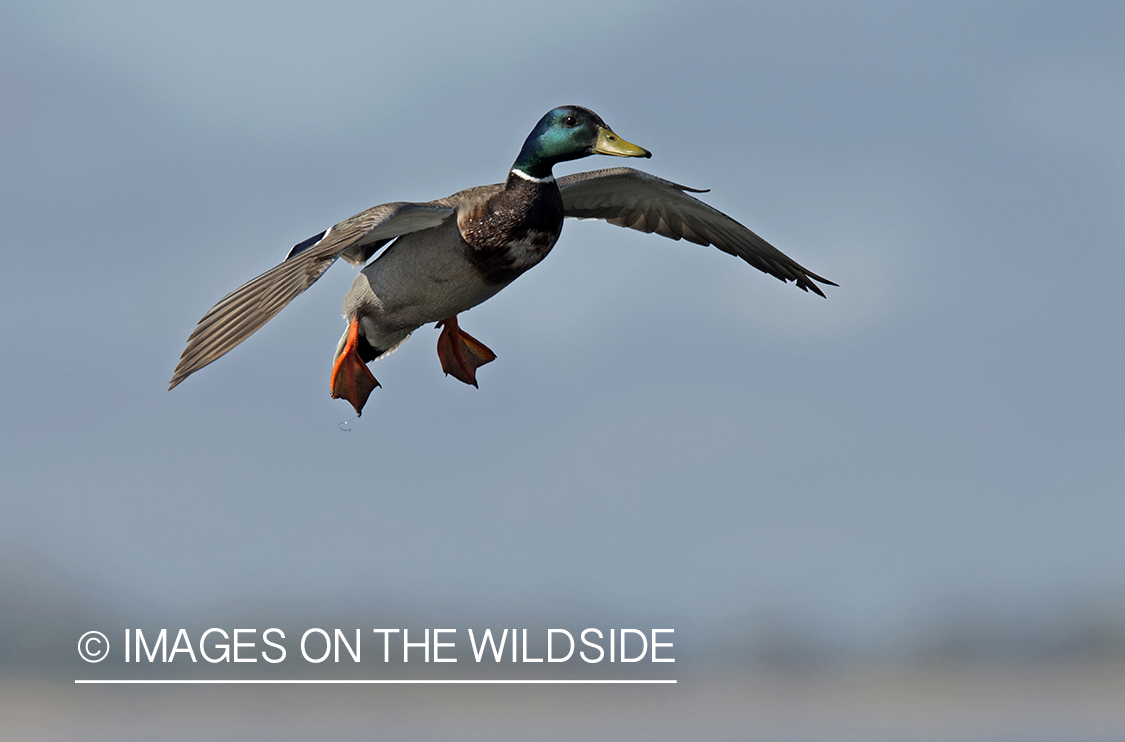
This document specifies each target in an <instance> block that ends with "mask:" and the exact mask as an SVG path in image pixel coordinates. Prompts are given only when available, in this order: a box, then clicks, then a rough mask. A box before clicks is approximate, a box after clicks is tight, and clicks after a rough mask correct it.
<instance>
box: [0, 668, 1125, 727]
mask: <svg viewBox="0 0 1125 742" xmlns="http://www.w3.org/2000/svg"><path fill="white" fill-rule="evenodd" d="M679 679H680V683H679V684H677V685H670V686H629V687H624V686H535V687H528V686H518V687H517V686H473V687H466V686H320V687H308V686H159V687H153V686H89V685H81V686H76V685H73V684H70V683H68V682H66V681H62V680H58V681H56V680H24V679H14V678H10V677H9V678H3V679H0V737H2V738H3V739H21V740H180V739H281V740H288V739H315V740H337V739H341V740H343V739H347V740H351V739H396V740H408V739H437V738H452V739H474V740H475V739H481V740H483V739H490V740H491V739H500V740H504V739H513V740H517V739H518V740H556V739H582V740H595V739H625V740H633V739H636V740H642V739H643V740H664V739H668V740H728V739H778V740H804V739H809V740H812V739H816V740H837V739H839V740H854V739H880V740H883V739H885V740H892V739H894V740H1008V739H1011V740H1036V739H1044V740H1046V739H1050V740H1070V739H1073V740H1103V739H1104V740H1117V739H1123V738H1125V663H1107V664H1096V663H1084V664H1070V665H1055V666H1041V665H1040V666H1024V667H1015V668H1003V667H997V666H990V667H985V666H981V665H976V666H963V667H944V668H937V667H930V668H914V669H903V668H901V667H900V668H897V669H866V670H856V669H849V670H842V669H838V670H830V671H823V670H821V671H815V672H806V673H801V674H760V675H745V674H738V673H727V674H717V673H710V674H697V675H688V676H683V677H680V678H679Z"/></svg>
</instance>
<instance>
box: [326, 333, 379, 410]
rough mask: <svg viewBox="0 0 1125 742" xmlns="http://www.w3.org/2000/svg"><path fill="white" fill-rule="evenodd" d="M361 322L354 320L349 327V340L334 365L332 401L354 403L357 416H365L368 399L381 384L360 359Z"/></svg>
mask: <svg viewBox="0 0 1125 742" xmlns="http://www.w3.org/2000/svg"><path fill="white" fill-rule="evenodd" d="M358 347H359V320H358V319H353V320H352V322H351V325H350V326H349V327H348V339H347V341H346V342H345V344H344V347H343V348H342V349H341V350H340V354H339V355H337V356H336V362H335V363H334V364H333V365H332V399H346V400H348V401H349V402H351V403H352V407H354V408H355V414H356V415H357V416H359V415H362V414H363V406H364V405H365V404H367V398H368V397H370V396H371V392H372V391H374V390H375V387H377V386H379V382H378V381H376V380H375V375H374V374H372V373H371V371H370V369H368V368H367V364H366V363H364V362H363V359H362V358H360V357H359V351H358Z"/></svg>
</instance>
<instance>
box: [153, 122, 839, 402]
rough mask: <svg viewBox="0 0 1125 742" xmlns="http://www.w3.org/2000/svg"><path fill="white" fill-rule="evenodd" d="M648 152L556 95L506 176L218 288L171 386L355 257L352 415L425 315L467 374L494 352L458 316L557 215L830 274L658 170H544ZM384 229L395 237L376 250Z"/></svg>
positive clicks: (517, 264) (525, 254) (526, 257)
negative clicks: (221, 291) (225, 290)
mask: <svg viewBox="0 0 1125 742" xmlns="http://www.w3.org/2000/svg"><path fill="white" fill-rule="evenodd" d="M594 154H602V155H615V156H617V157H651V156H652V154H651V153H650V152H649V151H648V150H646V149H644V148H642V147H638V146H637V145H635V144H630V143H629V142H627V141H625V140H624V139H622V138H620V137H619V136H617V135H616V134H614V133H613V131H612V130H611V129H610V128H609V127H608V126H607V125H606V124H605V122H604V121H602V119H601V118H600V117H599V116H598V115H597V114H596V113H594V112H593V111H591V110H589V109H587V108H582V107H581V106H562V107H560V108H556V109H554V110H552V111H550V112H548V113H547V114H546V115H545V116H543V118H542V119H540V120H539V123H538V124H536V125H535V128H534V129H533V130H532V131H531V134H530V135H529V136H528V137H527V141H525V142H524V144H523V148H522V149H521V150H520V153H519V157H517V158H516V161H515V163H514V164H513V165H512V168H511V170H510V171H509V172H508V178H507V180H506V181H505V182H504V183H503V185H500V184H495V185H486V186H478V187H476V188H469V189H468V190H464V191H461V192H459V193H455V194H453V195H452V196H449V197H448V198H441V199H438V200H436V201H429V202H426V203H410V202H405V201H396V202H394V203H387V204H381V205H379V206H375V207H372V208H370V209H368V210H367V211H364V212H362V213H359V214H356V215H355V216H353V217H352V218H350V219H346V220H344V221H342V222H340V223H339V224H337V225H335V226H333V227H329V228H328V229H326V230H324V231H323V232H321V233H320V234H318V235H315V236H313V237H310V238H309V239H307V240H305V241H304V242H301V243H298V244H297V245H296V246H294V247H293V249H292V250H291V251H290V252H289V255H288V256H286V258H285V260H284V261H283V262H282V263H281V264H280V265H278V266H276V267H275V268H272V269H271V270H269V271H266V272H265V273H263V274H262V275H260V276H258V277H257V278H255V279H254V280H252V281H250V282H249V283H247V284H245V285H243V286H242V287H241V288H239V289H237V290H235V291H233V292H232V293H230V294H228V295H227V296H225V297H224V298H223V299H222V300H221V301H219V303H218V304H216V305H215V306H214V307H212V308H211V309H210V311H208V312H207V313H206V314H205V315H203V318H202V319H201V320H200V321H199V324H198V325H197V326H196V328H195V330H194V331H193V332H192V333H191V336H190V337H189V338H188V341H187V348H185V349H184V352H183V355H182V356H181V357H180V362H179V364H177V366H176V370H175V371H174V372H173V375H172V381H171V384H170V385H169V387H168V388H169V389H172V388H173V387H175V386H176V385H177V384H179V383H180V382H181V381H183V380H184V379H186V378H187V377H188V376H190V375H191V374H193V373H194V372H196V371H198V370H199V369H201V368H203V367H204V366H206V365H207V364H209V363H211V362H212V361H215V360H217V359H218V358H220V357H221V356H223V355H224V354H225V353H227V352H228V351H230V350H231V349H232V348H234V347H235V346H236V345H238V344H239V343H241V342H242V341H243V340H245V339H246V338H248V337H250V335H252V334H253V333H254V332H255V331H256V330H258V328H260V327H261V326H262V325H264V324H265V323H266V322H268V321H269V320H270V318H272V317H273V316H274V315H275V314H277V313H278V312H280V311H281V310H282V309H283V308H284V307H285V305H286V304H288V303H289V302H291V301H292V300H293V299H294V298H295V297H296V296H297V295H298V294H300V293H301V292H303V291H304V290H305V289H307V288H308V287H309V286H311V285H312V284H313V282H315V281H316V280H317V279H318V278H320V276H321V275H322V274H323V273H324V271H326V270H327V269H328V267H329V266H330V265H332V264H333V263H334V262H336V259H337V258H343V259H344V260H346V261H348V262H349V263H351V264H352V265H364V264H365V263H366V266H365V267H364V268H363V270H362V272H360V274H359V275H358V276H356V279H355V281H354V282H353V283H352V287H351V289H350V290H349V291H348V293H347V295H346V296H345V297H344V316H345V318H346V319H347V322H348V328H347V330H345V331H344V335H343V337H341V338H340V342H339V344H338V345H337V348H336V356H335V360H334V362H333V365H332V377H331V389H332V397H333V398H337V399H339V398H342V399H346V400H347V401H348V402H350V403H351V404H352V406H353V407H354V408H355V411H356V414H357V415H359V414H361V413H362V411H363V406H364V405H365V404H366V403H367V398H368V397H369V396H370V394H371V392H372V391H373V390H374V389H375V387H377V386H379V382H378V381H376V380H375V377H374V376H373V375H372V373H371V371H370V370H369V369H368V368H367V364H368V363H369V362H371V361H373V360H375V359H377V358H381V357H382V356H385V355H386V354H388V353H390V352H391V351H393V350H394V349H395V348H397V347H398V346H399V345H401V344H402V343H403V341H405V340H406V339H407V338H408V337H410V334H411V333H412V332H414V331H415V330H416V329H418V328H419V327H421V326H422V325H424V324H427V323H429V322H435V323H437V324H436V327H440V328H441V334H440V335H439V336H438V343H437V350H438V358H439V359H440V361H441V367H442V370H443V371H445V373H446V375H449V376H453V377H454V378H456V379H458V380H460V381H462V382H464V383H466V384H472V385H473V386H476V385H477V379H476V371H477V369H478V368H480V367H481V366H483V365H484V364H486V363H490V362H491V361H493V360H494V359H495V358H496V354H495V353H493V352H492V351H491V350H489V349H488V347H487V346H485V345H484V344H483V343H481V342H480V341H479V340H477V339H476V338H474V337H472V336H471V335H469V334H468V333H467V332H464V331H463V330H461V328H460V327H459V325H458V323H457V315H459V314H460V313H462V312H464V311H466V310H468V309H471V308H472V307H475V306H476V305H478V304H480V303H481V302H483V301H485V300H487V299H489V298H491V297H492V296H494V295H495V294H496V293H497V292H499V291H500V290H501V289H503V288H504V287H505V286H507V285H508V284H510V283H511V282H512V281H514V280H515V279H516V278H517V277H518V276H519V275H520V274H522V273H523V272H525V271H527V270H528V269H530V268H532V267H533V266H535V265H536V264H537V263H539V261H541V260H543V258H545V257H546V256H547V253H549V252H550V251H551V248H552V247H554V245H555V242H556V241H557V240H558V238H559V234H560V233H561V231H562V225H563V219H564V218H565V217H575V218H578V219H604V220H605V221H608V222H609V223H610V224H616V225H618V226H621V227H629V228H631V229H636V230H639V231H641V232H655V233H657V234H659V235H662V236H664V237H669V238H671V239H674V240H679V239H685V240H688V241H689V242H694V243H697V244H700V245H714V246H715V247H717V248H719V249H720V250H722V251H724V252H727V253H730V254H731V255H737V256H738V257H740V258H742V259H743V260H745V261H746V262H747V263H749V264H750V265H752V266H754V267H755V268H758V269H759V270H761V271H763V272H765V273H769V274H770V275H772V276H776V277H777V278H779V279H781V280H782V281H793V282H794V283H795V284H796V285H797V287H798V288H800V289H803V290H805V291H813V292H815V293H817V294H819V295H820V296H824V292H823V291H821V289H820V287H819V286H817V285H816V283H815V282H819V283H822V284H825V285H828V286H835V285H836V284H834V283H832V282H831V281H829V280H827V279H825V278H821V277H820V276H818V275H816V274H815V273H812V272H810V271H808V270H806V269H805V268H803V267H801V266H800V265H798V264H797V263H796V262H794V261H793V260H791V259H790V258H789V257H787V256H786V255H784V254H783V253H782V252H781V251H780V250H778V249H777V248H775V247H774V246H773V245H771V244H769V243H768V242H766V241H765V240H763V239H762V238H761V237H759V236H758V235H756V234H754V233H753V232H751V231H750V230H749V229H747V228H746V227H744V226H742V225H741V224H739V223H738V222H736V221H735V220H733V219H731V218H730V217H729V216H727V215H726V214H723V213H722V212H720V211H717V210H716V209H713V208H711V207H710V206H708V205H707V204H705V203H703V202H702V201H700V200H699V199H697V198H695V197H693V196H689V195H688V193H687V192H689V191H690V192H692V193H704V192H705V191H700V190H697V189H694V188H688V187H687V186H682V185H677V184H676V183H672V182H671V181H667V180H664V179H662V178H658V177H656V176H655V175H649V174H648V173H645V172H641V171H640V170H634V169H632V168H625V167H618V168H610V169H607V170H593V171H590V172H585V173H576V174H574V175H567V176H564V177H561V178H559V179H557V180H556V179H555V177H554V175H553V174H552V168H553V167H554V166H555V165H556V164H558V163H560V162H565V161H567V160H576V159H579V158H582V157H588V156H589V155H594ZM392 240H394V244H392V245H390V246H389V247H386V248H385V249H383V250H382V253H381V254H380V255H379V256H378V257H377V258H376V259H375V260H372V261H371V262H370V263H368V262H367V261H368V260H371V258H372V256H374V255H375V253H377V252H379V250H380V249H382V248H384V247H385V246H386V245H387V243H389V242H391V241H392Z"/></svg>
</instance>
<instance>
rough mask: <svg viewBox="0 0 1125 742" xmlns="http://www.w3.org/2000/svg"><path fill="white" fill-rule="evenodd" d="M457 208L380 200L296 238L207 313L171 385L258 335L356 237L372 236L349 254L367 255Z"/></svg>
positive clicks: (435, 223) (436, 222)
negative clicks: (316, 232)
mask: <svg viewBox="0 0 1125 742" xmlns="http://www.w3.org/2000/svg"><path fill="white" fill-rule="evenodd" d="M452 213H453V209H452V208H451V207H449V206H447V205H445V204H439V203H436V202H428V203H408V202H395V203H388V204H381V205H379V206H375V207H372V208H370V209H368V210H366V211H363V212H361V213H359V214H356V215H355V216H353V217H351V218H350V219H346V220H344V221H342V222H340V223H339V224H337V225H335V226H333V227H331V228H329V229H326V230H325V231H323V232H321V233H320V234H319V235H316V236H315V237H310V238H309V239H307V240H305V241H303V242H299V243H297V245H296V246H294V247H293V249H292V250H290V251H289V254H288V255H287V256H286V259H285V260H284V261H282V262H281V263H279V264H278V265H276V266H274V267H273V268H271V269H269V270H268V271H266V272H265V273H263V274H261V275H260V276H258V277H256V278H253V279H251V280H250V281H247V282H246V283H245V284H243V285H242V286H241V287H239V288H237V289H235V290H234V291H232V292H231V293H229V294H227V295H226V296H224V297H223V298H222V299H220V300H219V301H218V302H217V303H216V304H215V306H213V307H211V309H209V310H208V311H207V313H206V314H204V315H203V318H202V319H200V320H199V323H198V324H197V325H196V327H195V329H194V330H193V331H192V333H191V335H190V336H189V337H188V341H187V346H186V347H185V348H184V352H183V354H182V355H181V356H180V361H179V363H177V364H176V368H175V370H174V371H173V372H172V380H171V382H170V383H169V385H168V388H169V389H173V388H175V387H176V386H177V385H178V384H179V383H180V382H182V381H183V380H184V379H186V378H187V377H188V376H190V375H191V374H193V373H195V372H196V371H198V370H199V369H201V368H203V367H204V366H206V365H207V364H209V363H212V362H214V361H216V360H218V359H219V358H221V357H222V356H224V355H225V354H227V353H229V352H230V351H231V350H232V349H234V348H235V347H236V346H238V344H239V343H241V342H242V341H243V340H245V339H246V338H248V337H250V336H251V335H253V334H254V333H255V332H256V331H257V330H259V329H260V328H261V327H262V326H263V325H264V324H266V323H267V322H269V321H270V320H271V319H272V318H273V317H275V316H276V315H277V313H278V312H280V311H281V310H282V309H284V308H285V307H286V305H288V304H289V302H291V301H293V299H295V298H297V296H299V295H300V294H301V293H303V292H304V291H305V290H306V289H308V287H309V286H311V285H312V284H313V283H315V282H316V280H317V279H319V278H320V277H321V276H322V275H323V274H324V272H325V271H326V270H328V268H329V267H330V266H331V265H332V264H333V263H334V262H336V259H337V258H339V257H340V255H341V254H342V253H345V252H346V251H348V250H349V248H352V247H353V246H354V245H355V244H356V243H357V242H361V241H363V240H364V238H367V237H370V240H369V241H368V244H366V245H364V246H363V247H362V248H360V249H359V250H358V251H357V253H356V254H355V255H351V254H349V258H352V259H355V258H358V257H363V259H364V260H366V259H367V258H369V257H370V256H371V255H373V254H374V253H375V252H376V251H377V250H378V249H379V248H380V247H382V246H383V245H385V244H387V243H388V242H390V241H391V240H392V239H394V238H395V237H398V236H399V235H403V234H408V233H410V232H417V231H421V230H423V229H429V228H432V227H436V226H438V225H440V224H441V223H442V222H443V221H444V220H445V219H446V218H447V217H448V216H449V215H450V214H452Z"/></svg>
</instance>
